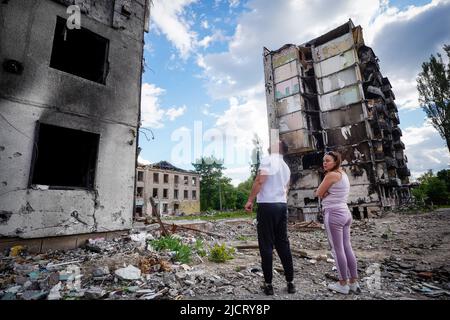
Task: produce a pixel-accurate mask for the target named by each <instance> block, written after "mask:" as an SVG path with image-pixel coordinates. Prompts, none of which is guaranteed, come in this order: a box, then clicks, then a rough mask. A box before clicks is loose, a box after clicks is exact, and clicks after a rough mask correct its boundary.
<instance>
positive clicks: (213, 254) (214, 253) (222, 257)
mask: <svg viewBox="0 0 450 320" xmlns="http://www.w3.org/2000/svg"><path fill="white" fill-rule="evenodd" d="M235 252H236V250H235V249H234V248H227V247H226V246H225V244H224V243H223V244H221V245H218V244H217V243H216V244H215V245H214V246H213V247H212V248H211V250H210V252H209V260H210V261H213V262H225V261H227V260H231V259H233V258H234V253H235Z"/></svg>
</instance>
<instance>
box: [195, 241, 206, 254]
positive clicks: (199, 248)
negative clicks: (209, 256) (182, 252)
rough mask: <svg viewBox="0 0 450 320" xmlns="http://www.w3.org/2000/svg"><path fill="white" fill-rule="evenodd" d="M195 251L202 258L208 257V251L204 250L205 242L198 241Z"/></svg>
mask: <svg viewBox="0 0 450 320" xmlns="http://www.w3.org/2000/svg"><path fill="white" fill-rule="evenodd" d="M194 249H195V251H197V253H198V255H199V256H200V257H204V256H206V250H205V248H204V244H203V240H201V239H196V240H195V244H194Z"/></svg>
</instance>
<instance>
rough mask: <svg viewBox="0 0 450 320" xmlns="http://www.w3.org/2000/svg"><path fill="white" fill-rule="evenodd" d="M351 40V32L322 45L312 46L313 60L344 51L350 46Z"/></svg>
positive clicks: (351, 44)
mask: <svg viewBox="0 0 450 320" xmlns="http://www.w3.org/2000/svg"><path fill="white" fill-rule="evenodd" d="M353 42H354V40H353V35H352V34H351V33H346V34H344V35H342V36H340V37H338V38H335V39H333V40H331V41H328V42H327V43H325V44H323V45H320V46H317V47H316V48H314V60H315V61H320V60H324V59H328V58H331V57H333V56H336V55H338V54H340V53H342V52H345V51H347V50H349V49H351V48H352V46H353Z"/></svg>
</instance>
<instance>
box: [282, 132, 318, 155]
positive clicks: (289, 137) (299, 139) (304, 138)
mask: <svg viewBox="0 0 450 320" xmlns="http://www.w3.org/2000/svg"><path fill="white" fill-rule="evenodd" d="M280 139H281V140H282V141H284V142H286V144H287V145H288V148H289V153H296V152H305V151H313V150H314V149H315V147H314V146H315V143H314V141H313V140H315V138H314V137H312V136H311V135H309V134H308V131H307V130H303V129H301V130H297V131H292V132H289V133H284V134H280Z"/></svg>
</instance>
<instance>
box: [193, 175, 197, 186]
mask: <svg viewBox="0 0 450 320" xmlns="http://www.w3.org/2000/svg"><path fill="white" fill-rule="evenodd" d="M196 185H197V178H196V177H192V186H196Z"/></svg>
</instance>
